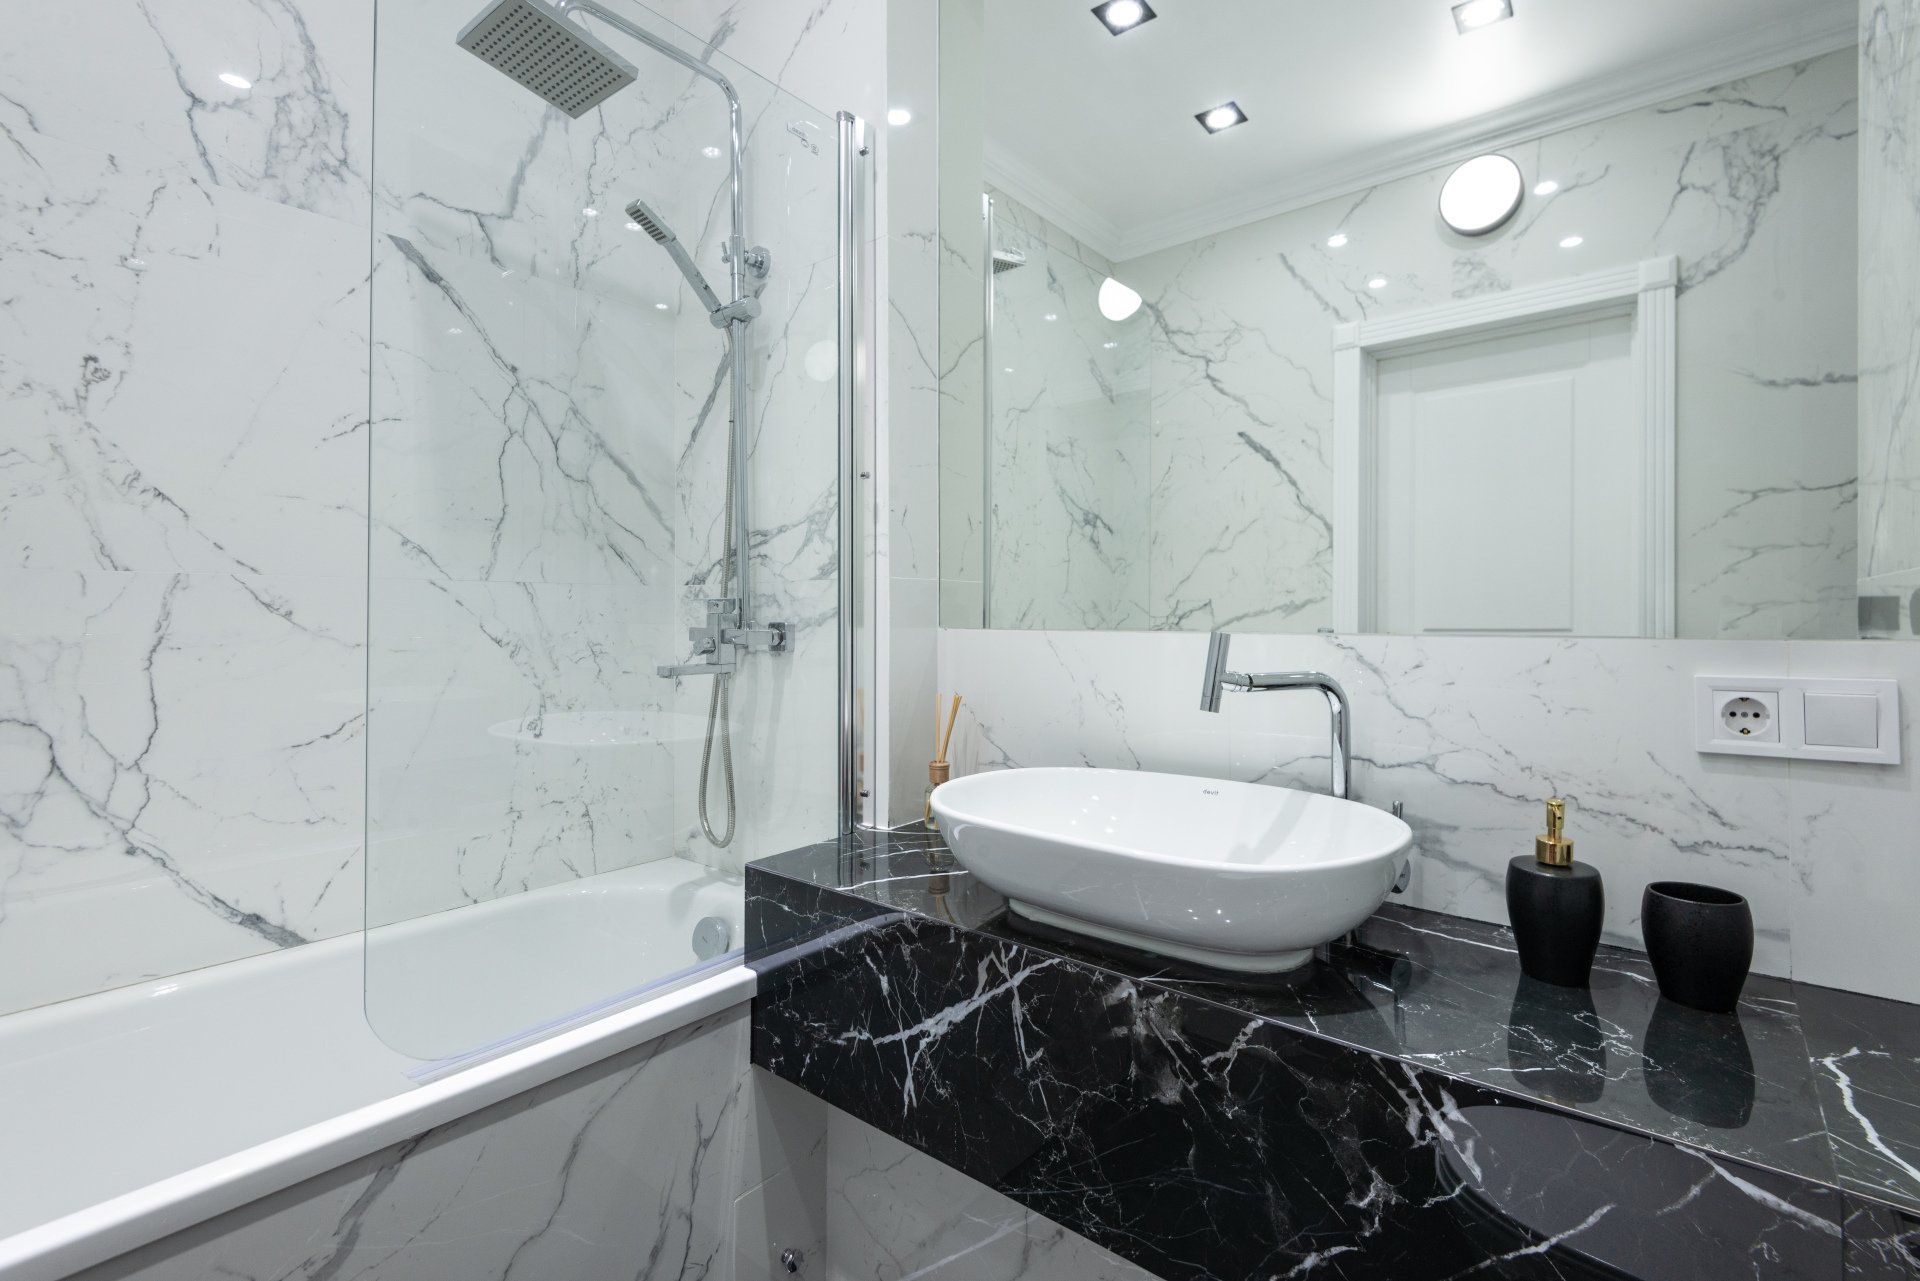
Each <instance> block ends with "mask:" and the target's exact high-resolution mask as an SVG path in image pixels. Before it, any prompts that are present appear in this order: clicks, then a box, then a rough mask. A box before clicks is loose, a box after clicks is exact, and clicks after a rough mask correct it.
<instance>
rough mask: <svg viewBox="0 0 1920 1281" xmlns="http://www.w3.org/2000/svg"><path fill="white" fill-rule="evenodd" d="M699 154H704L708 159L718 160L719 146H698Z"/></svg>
mask: <svg viewBox="0 0 1920 1281" xmlns="http://www.w3.org/2000/svg"><path fill="white" fill-rule="evenodd" d="M700 154H701V155H703V156H705V157H706V158H707V159H709V160H718V159H719V158H720V148H718V147H702V148H700Z"/></svg>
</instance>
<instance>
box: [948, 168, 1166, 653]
mask: <svg viewBox="0 0 1920 1281" xmlns="http://www.w3.org/2000/svg"><path fill="white" fill-rule="evenodd" d="M993 201H994V204H993V210H994V212H993V228H994V233H993V234H994V248H995V249H996V250H1001V251H1011V252H1014V253H1018V254H1020V255H1021V256H1022V257H1023V259H1024V265H1023V266H1019V267H1015V268H1012V269H1010V270H1006V271H997V272H995V273H994V276H993V321H992V324H993V350H992V356H991V364H992V368H990V369H988V371H987V380H988V385H989V387H990V388H991V392H992V396H991V400H990V406H991V411H992V420H991V422H989V423H988V426H987V468H988V477H989V479H988V493H989V495H990V497H991V501H992V508H991V510H990V511H989V512H988V521H987V525H988V533H987V556H988V577H987V587H986V590H987V603H986V609H987V622H988V623H989V624H990V625H992V626H995V627H1076V628H1086V629H1089V630H1096V631H1098V630H1106V629H1113V628H1122V629H1124V628H1140V627H1145V626H1146V625H1147V621H1148V619H1147V537H1148V523H1147V470H1148V457H1149V452H1150V448H1151V424H1150V423H1149V421H1148V376H1147V370H1148V363H1147V336H1148V331H1147V328H1146V325H1145V323H1144V321H1142V320H1140V319H1138V318H1135V319H1134V320H1132V321H1129V322H1126V323H1122V324H1114V323H1113V322H1111V321H1109V320H1107V319H1106V318H1105V317H1104V316H1102V315H1101V314H1100V311H1099V308H1098V305H1097V303H1096V298H1097V296H1098V293H1099V289H1100V284H1101V282H1102V281H1103V280H1104V279H1106V276H1107V268H1106V267H1105V266H1104V264H1101V263H1096V262H1089V261H1087V258H1088V257H1090V254H1089V252H1088V251H1087V250H1085V248H1084V247H1081V246H1078V245H1077V244H1073V243H1072V242H1069V243H1068V244H1067V245H1065V246H1062V245H1060V244H1059V243H1058V241H1059V240H1060V239H1061V238H1062V237H1063V235H1064V233H1061V232H1059V231H1058V230H1057V229H1056V228H1053V227H1052V226H1051V225H1049V224H1047V223H1045V222H1044V221H1043V220H1041V219H1039V218H1038V217H1037V215H1034V214H1033V213H1032V212H1031V211H1029V210H1027V209H1025V208H1024V207H1023V206H1021V205H1020V204H1019V202H1017V201H1015V200H1013V199H1012V198H1011V197H1008V196H1005V195H1000V194H996V195H995V196H994V197H993Z"/></svg>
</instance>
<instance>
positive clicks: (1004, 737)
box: [941, 631, 1920, 999]
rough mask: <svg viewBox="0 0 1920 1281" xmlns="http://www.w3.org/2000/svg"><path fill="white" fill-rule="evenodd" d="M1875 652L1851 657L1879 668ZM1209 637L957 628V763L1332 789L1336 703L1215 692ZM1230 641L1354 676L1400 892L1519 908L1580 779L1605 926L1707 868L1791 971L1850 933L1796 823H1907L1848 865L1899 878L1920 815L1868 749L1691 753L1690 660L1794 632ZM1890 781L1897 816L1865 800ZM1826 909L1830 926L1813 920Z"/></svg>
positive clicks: (951, 651)
mask: <svg viewBox="0 0 1920 1281" xmlns="http://www.w3.org/2000/svg"><path fill="white" fill-rule="evenodd" d="M1874 652H1875V651H1872V650H1868V651H1864V655H1863V657H1861V658H1859V659H1857V660H1855V662H1856V663H1857V664H1865V665H1873V660H1872V658H1871V655H1872V654H1873V653H1874ZM1204 653H1205V643H1204V641H1203V639H1202V638H1200V637H1197V636H1189V637H1181V636H1166V635H1142V634H1134V635H1116V634H1097V633H1012V632H968V631H946V632H943V633H942V636H941V682H942V684H943V685H950V686H952V687H953V688H956V689H959V690H962V691H963V692H965V694H966V695H967V707H966V710H964V711H963V713H962V719H961V728H960V731H959V734H958V737H957V744H958V745H957V746H956V748H955V771H956V773H960V772H968V771H972V770H976V769H991V768H1002V767H1006V766H1027V765H1064V764H1089V765H1097V766H1114V767H1121V768H1149V769H1163V770H1172V771H1175V772H1179V773H1191V774H1205V775H1212V776H1215V777H1232V778H1239V779H1246V780H1250V781H1258V782H1273V783H1282V784H1289V785H1296V786H1304V787H1309V788H1313V789H1315V790H1320V791H1324V790H1326V787H1327V769H1328V765H1327V759H1326V752H1327V746H1326V744H1327V732H1328V731H1327V727H1326V712H1325V706H1324V704H1323V703H1322V702H1320V701H1318V700H1316V699H1314V698H1312V697H1310V696H1306V695H1301V696H1284V695H1258V696H1248V695H1242V696H1230V697H1229V698H1228V700H1227V702H1226V705H1225V708H1224V710H1223V711H1222V713H1221V714H1219V715H1218V716H1210V715H1208V714H1206V713H1203V712H1200V711H1199V710H1198V698H1199V688H1198V682H1199V672H1200V669H1201V664H1202V660H1203V657H1204ZM1888 661H1892V660H1891V659H1889V660H1888ZM1232 662H1233V665H1234V666H1235V667H1236V668H1237V669H1240V670H1295V669H1302V668H1312V669H1318V670H1322V671H1326V672H1329V673H1331V674H1332V675H1334V676H1335V678H1336V679H1338V680H1339V681H1340V682H1341V683H1342V684H1343V685H1344V686H1345V688H1346V690H1347V692H1348V695H1349V697H1350V698H1351V699H1352V702H1353V751H1354V757H1355V770H1354V782H1353V788H1354V794H1355V795H1356V796H1357V797H1359V798H1360V799H1362V800H1365V801H1367V802H1369V803H1371V804H1375V805H1380V806H1389V805H1391V804H1393V803H1394V802H1401V803H1403V804H1404V805H1405V807H1406V818H1407V821H1408V822H1409V823H1410V824H1411V825H1412V826H1413V829H1414V834H1415V840H1416V843H1417V846H1416V848H1417V854H1416V857H1415V859H1414V864H1413V866H1414V881H1413V884H1412V887H1411V888H1410V890H1409V892H1408V893H1407V894H1406V895H1405V896H1404V898H1403V901H1405V902H1408V903H1410V904H1412V905H1414V906H1417V907H1427V908H1433V909H1436V910H1440V911H1447V912H1454V913H1458V914H1460V915H1464V916H1469V917H1474V918H1477V919H1482V920H1501V919H1504V916H1505V904H1504V899H1503V878H1504V875H1505V868H1506V863H1507V860H1508V859H1510V858H1513V857H1515V856H1516V855H1520V854H1525V853H1528V852H1530V851H1531V849H1532V838H1533V836H1534V835H1535V834H1536V833H1537V832H1538V831H1540V830H1541V820H1542V805H1543V802H1544V801H1545V800H1546V799H1547V798H1548V797H1550V796H1556V795H1558V796H1564V797H1566V798H1567V800H1568V802H1569V805H1568V813H1569V820H1568V821H1569V825H1570V826H1571V828H1572V829H1573V832H1572V834H1573V836H1574V837H1575V839H1576V841H1577V842H1578V849H1579V856H1580V858H1581V859H1583V860H1584V861H1587V862H1590V863H1592V864H1594V865H1595V866H1596V867H1599V868H1600V869H1601V871H1602V873H1603V874H1604V875H1605V876H1606V877H1607V884H1608V887H1609V891H1610V892H1609V896H1608V911H1607V934H1608V937H1609V938H1610V939H1611V940H1613V941H1615V942H1619V943H1622V944H1625V945H1628V946H1637V945H1638V943H1637V940H1638V937H1639V925H1638V915H1639V890H1640V887H1642V886H1643V885H1644V884H1645V883H1646V882H1648V881H1650V880H1656V879H1686V880H1702V881H1708V882H1711V883H1714V884H1719V885H1725V886H1728V887H1729V888H1732V889H1735V890H1738V891H1739V892H1741V893H1743V894H1745V895H1746V896H1747V897H1748V898H1749V899H1750V900H1751V901H1752V902H1753V905H1754V914H1755V918H1756V924H1757V929H1758V933H1759V944H1758V948H1757V951H1756V957H1755V966H1756V968H1758V969H1760V970H1763V971H1765V972H1769V973H1775V974H1788V973H1797V972H1798V971H1797V969H1796V968H1795V967H1796V964H1797V957H1798V955H1799V950H1800V948H1801V946H1803V945H1804V946H1806V947H1807V948H1809V949H1810V951H1809V955H1820V954H1822V953H1828V954H1834V953H1837V952H1838V950H1839V949H1841V948H1843V947H1845V945H1846V943H1845V940H1846V939H1847V931H1846V926H1845V924H1844V922H1842V921H1838V920H1836V921H1834V922H1833V923H1832V924H1830V925H1821V924H1817V923H1814V922H1815V921H1816V920H1817V914H1816V913H1812V912H1811V911H1810V909H1809V908H1808V907H1807V906H1806V904H1807V902H1808V900H1807V899H1806V894H1807V886H1808V884H1809V880H1808V873H1807V872H1806V868H1807V866H1808V859H1809V858H1812V857H1813V855H1812V854H1811V853H1810V851H1809V847H1808V846H1806V845H1805V844H1804V843H1803V839H1802V838H1801V837H1800V836H1799V835H1798V831H1799V830H1801V829H1805V828H1806V827H1808V825H1809V824H1814V823H1818V822H1822V821H1826V822H1831V823H1834V824H1836V825H1838V830H1837V831H1836V832H1835V833H1834V834H1832V835H1831V836H1830V837H1829V838H1828V839H1834V840H1838V839H1841V838H1842V837H1844V836H1845V835H1846V829H1845V827H1844V824H1845V822H1846V819H1845V818H1844V817H1842V815H1853V816H1856V817H1857V818H1858V819H1859V821H1860V822H1861V823H1862V828H1861V830H1860V833H1859V834H1857V835H1855V836H1853V837H1852V838H1851V839H1852V843H1853V844H1854V845H1855V846H1856V847H1863V846H1866V845H1868V844H1869V843H1870V842H1871V840H1872V839H1874V838H1875V837H1878V836H1885V837H1886V838H1887V839H1888V840H1889V842H1890V843H1889V847H1888V849H1887V850H1886V851H1885V852H1882V853H1880V854H1878V855H1877V856H1876V855H1872V854H1866V853H1864V852H1863V856H1862V858H1861V860H1860V861H1858V862H1857V863H1855V865H1854V866H1855V869H1856V870H1855V873H1854V874H1855V875H1857V876H1863V877H1872V876H1876V875H1878V876H1885V875H1890V874H1891V868H1892V864H1891V863H1889V862H1887V861H1886V860H1888V859H1891V858H1893V857H1895V856H1894V855H1893V854H1892V850H1893V849H1894V848H1897V846H1896V845H1894V844H1892V841H1893V837H1892V834H1891V830H1890V825H1891V823H1892V819H1893V814H1894V813H1895V812H1896V810H1898V809H1899V808H1900V807H1901V806H1902V805H1905V806H1906V807H1907V812H1910V802H1911V797H1910V795H1909V794H1908V793H1907V792H1906V791H1904V790H1902V788H1903V786H1904V778H1902V781H1901V782H1900V783H1889V779H1888V776H1887V775H1885V774H1883V773H1882V774H1876V773H1874V772H1873V771H1872V770H1871V769H1870V768H1869V767H1852V768H1853V771H1854V772H1851V773H1840V774H1836V775H1834V776H1832V777H1831V778H1830V779H1826V780H1822V781H1826V782H1829V783H1830V784H1831V786H1832V787H1833V788H1835V789H1836V791H1835V792H1834V793H1833V794H1830V795H1827V796H1824V797H1822V796H1821V795H1820V793H1819V792H1818V791H1809V792H1808V793H1807V796H1806V798H1805V799H1803V798H1802V797H1801V796H1800V794H1799V793H1798V792H1792V793H1791V794H1790V775H1789V769H1788V766H1787V764H1786V763H1785V762H1781V761H1770V760H1759V759H1742V758H1736V757H1717V756H1703V755H1700V754H1698V753H1696V752H1695V751H1694V749H1693V738H1692V734H1693V731H1692V714H1693V713H1692V688H1691V681H1692V677H1693V676H1694V675H1696V674H1701V675H1725V674H1730V673H1734V674H1737V673H1742V672H1751V673H1754V674H1774V675H1779V674H1783V673H1785V672H1786V671H1787V668H1788V663H1789V652H1788V647H1787V646H1786V644H1784V643H1704V642H1671V643H1657V642H1647V641H1633V640H1614V641H1605V640H1590V641H1563V640H1519V639H1514V640H1500V641H1489V640H1479V639H1463V638H1424V639H1417V638H1404V637H1403V638H1390V637H1357V638H1339V639H1335V638H1322V637H1279V636H1252V635H1247V636H1237V637H1236V638H1235V641H1234V650H1233V654H1232ZM1857 674H1865V673H1864V671H1861V672H1859V673H1857ZM1880 674H1886V673H1884V672H1883V673H1880ZM1895 674H1898V673H1895ZM1796 768H1799V767H1796ZM1815 774H1816V776H1817V774H1818V772H1817V771H1816V772H1815ZM1793 777H1794V779H1795V780H1797V779H1798V777H1799V776H1798V775H1794V776H1793ZM1876 795H1879V796H1881V797H1882V799H1883V801H1884V805H1883V807H1882V810H1881V811H1880V816H1876V815H1874V814H1873V812H1872V811H1869V810H1863V809H1861V808H1860V807H1861V804H1862V803H1863V802H1865V801H1867V800H1869V799H1870V798H1873V797H1874V796H1876ZM1796 806H1806V807H1807V809H1806V811H1805V813H1804V815H1803V816H1802V817H1797V818H1796V817H1795V807H1796ZM1875 859H1877V860H1878V861H1872V860H1875ZM1870 867H1878V868H1881V869H1886V870H1883V871H1880V872H1874V871H1871V870H1869V868H1870ZM1825 901H1827V902H1832V901H1834V900H1832V899H1831V898H1829V899H1827V900H1825ZM1809 930H1813V931H1814V932H1815V934H1816V935H1817V941H1816V940H1815V939H1804V940H1803V938H1802V936H1803V935H1805V934H1807V932H1808V931H1809ZM1817 972H1819V973H1821V974H1824V975H1826V976H1827V977H1825V978H1823V979H1821V980H1819V981H1824V982H1839V981H1840V978H1841V977H1845V978H1847V979H1849V980H1851V981H1849V982H1846V983H1843V984H1842V985H1843V986H1867V987H1871V986H1873V984H1872V983H1871V982H1870V981H1868V976H1867V974H1866V967H1865V966H1864V965H1862V964H1861V963H1859V962H1858V961H1856V962H1854V963H1851V964H1848V963H1846V962H1845V961H1844V960H1842V959H1840V958H1838V957H1837V955H1836V957H1835V959H1834V960H1833V961H1831V962H1825V963H1822V964H1821V966H1820V968H1819V970H1818V971H1817ZM1916 979H1920V976H1916ZM1912 994H1913V995H1920V982H1915V983H1914V984H1913V987H1912ZM1909 999H1911V998H1909Z"/></svg>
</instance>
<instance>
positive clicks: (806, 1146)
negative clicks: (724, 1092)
mask: <svg viewBox="0 0 1920 1281" xmlns="http://www.w3.org/2000/svg"><path fill="white" fill-rule="evenodd" d="M746 1085H747V1088H746V1092H745V1099H746V1107H745V1109H744V1111H743V1112H742V1115H741V1124H740V1127H739V1143H740V1151H741V1157H740V1168H739V1173H738V1175H737V1176H736V1180H737V1185H738V1186H739V1187H740V1188H742V1189H744V1191H742V1193H741V1194H740V1196H739V1198H738V1199H737V1201H736V1202H735V1207H734V1241H733V1259H734V1265H733V1266H734V1275H735V1277H736V1281H785V1279H786V1278H787V1277H789V1276H791V1275H792V1274H791V1273H788V1272H787V1271H786V1270H785V1268H783V1267H782V1266H781V1263H780V1256H781V1253H782V1252H783V1251H785V1250H788V1249H792V1250H796V1251H798V1252H799V1253H800V1255H801V1258H802V1260H803V1262H802V1265H801V1266H802V1269H803V1272H802V1275H808V1276H816V1277H817V1276H821V1275H823V1274H824V1267H825V1265H824V1263H823V1262H822V1260H823V1259H824V1258H825V1257H826V1248H827V1207H826V1191H827V1113H828V1108H827V1105H826V1104H825V1103H824V1102H823V1101H821V1100H820V1099H817V1098H815V1097H814V1096H813V1095H811V1094H808V1093H807V1092H806V1091H805V1090H802V1089H801V1088H800V1087H798V1086H796V1085H790V1084H788V1083H787V1082H785V1081H782V1080H781V1079H780V1078H779V1077H777V1076H773V1075H771V1074H769V1073H766V1072H762V1071H760V1070H758V1069H749V1071H748V1078H747V1083H746Z"/></svg>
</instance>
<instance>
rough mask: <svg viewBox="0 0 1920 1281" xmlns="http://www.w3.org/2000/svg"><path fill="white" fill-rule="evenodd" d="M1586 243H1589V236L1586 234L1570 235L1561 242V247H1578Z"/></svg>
mask: <svg viewBox="0 0 1920 1281" xmlns="http://www.w3.org/2000/svg"><path fill="white" fill-rule="evenodd" d="M1586 243H1587V238H1586V237H1585V236H1568V237H1567V238H1566V239H1565V240H1563V241H1561V242H1560V247H1561V248H1562V249H1578V248H1579V247H1580V246H1581V245H1584V244H1586Z"/></svg>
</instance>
